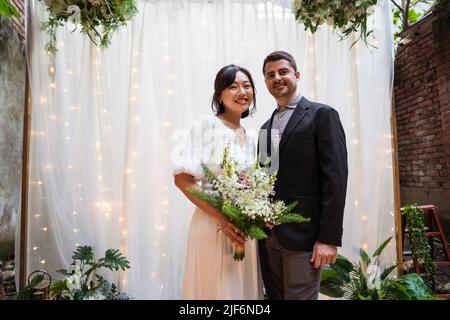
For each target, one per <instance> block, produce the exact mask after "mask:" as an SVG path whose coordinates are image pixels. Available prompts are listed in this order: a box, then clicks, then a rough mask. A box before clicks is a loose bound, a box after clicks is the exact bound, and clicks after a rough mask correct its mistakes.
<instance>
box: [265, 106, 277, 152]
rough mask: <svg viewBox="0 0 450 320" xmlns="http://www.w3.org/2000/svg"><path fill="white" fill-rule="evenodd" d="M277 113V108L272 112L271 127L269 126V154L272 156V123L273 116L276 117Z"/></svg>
mask: <svg viewBox="0 0 450 320" xmlns="http://www.w3.org/2000/svg"><path fill="white" fill-rule="evenodd" d="M276 113H277V109H275V110H274V111H273V112H272V116H271V117H270V120H269V127H268V128H267V147H266V148H267V156H268V157H269V158H270V157H271V155H272V124H273V117H275V114H276Z"/></svg>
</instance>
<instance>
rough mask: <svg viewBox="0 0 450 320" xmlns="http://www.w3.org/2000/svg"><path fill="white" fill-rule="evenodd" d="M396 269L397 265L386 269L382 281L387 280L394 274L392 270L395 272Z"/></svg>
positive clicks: (381, 277)
mask: <svg viewBox="0 0 450 320" xmlns="http://www.w3.org/2000/svg"><path fill="white" fill-rule="evenodd" d="M396 267H397V264H395V265H393V266H390V267H389V268H386V269H384V271H383V273H382V274H381V276H380V279H381V280H385V279H386V278H387V277H388V276H389V274H390V273H391V272H392V270H394V269H395V268H396Z"/></svg>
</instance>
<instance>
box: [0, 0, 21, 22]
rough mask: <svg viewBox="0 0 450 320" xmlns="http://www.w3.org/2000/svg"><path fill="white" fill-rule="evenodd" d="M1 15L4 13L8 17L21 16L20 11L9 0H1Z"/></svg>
mask: <svg viewBox="0 0 450 320" xmlns="http://www.w3.org/2000/svg"><path fill="white" fill-rule="evenodd" d="M0 15H4V16H5V17H7V18H11V17H13V16H14V17H16V18H17V19H19V18H20V15H19V11H17V8H16V7H14V6H13V5H12V4H11V3H9V2H8V0H0Z"/></svg>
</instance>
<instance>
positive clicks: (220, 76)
mask: <svg viewBox="0 0 450 320" xmlns="http://www.w3.org/2000/svg"><path fill="white" fill-rule="evenodd" d="M239 71H240V72H242V73H243V74H245V75H246V76H247V77H248V80H249V81H250V85H251V86H252V89H253V103H252V104H253V107H252V108H251V109H249V110H247V111H245V112H243V113H242V115H241V118H246V117H248V116H249V115H250V114H252V113H253V112H255V110H256V89H255V84H254V83H253V79H252V75H251V74H250V72H249V71H248V70H247V69H245V68H243V67H240V66H238V65H235V64H229V65H227V66H225V67H223V68H222V69H220V70H219V72H217V75H216V80H215V81H214V95H213V98H212V101H211V108H212V109H213V111H214V112H215V113H216V115H218V114H221V113H224V112H225V106H224V105H223V102H220V101H219V97H220V95H221V93H222V91H223V90H225V89H226V88H228V87H229V86H231V85H232V84H233V82H234V80H235V79H236V74H237V73H238V72H239Z"/></svg>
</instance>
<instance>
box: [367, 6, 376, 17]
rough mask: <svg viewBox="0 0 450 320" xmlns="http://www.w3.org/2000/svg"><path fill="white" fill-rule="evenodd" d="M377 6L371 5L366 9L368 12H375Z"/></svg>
mask: <svg viewBox="0 0 450 320" xmlns="http://www.w3.org/2000/svg"><path fill="white" fill-rule="evenodd" d="M375 8H376V7H375V6H370V7H368V8H367V10H366V12H367V14H369V15H370V14H373V13H374V12H375Z"/></svg>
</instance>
